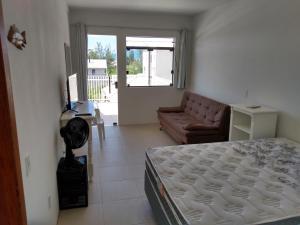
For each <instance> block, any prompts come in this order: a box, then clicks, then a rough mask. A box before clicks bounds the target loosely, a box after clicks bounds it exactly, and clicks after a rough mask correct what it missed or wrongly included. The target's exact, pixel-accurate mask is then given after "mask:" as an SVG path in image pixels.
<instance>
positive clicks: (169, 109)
mask: <svg viewBox="0 0 300 225" xmlns="http://www.w3.org/2000/svg"><path fill="white" fill-rule="evenodd" d="M183 111H184V110H183V109H182V108H181V107H180V106H178V107H159V108H158V112H164V113H180V112H183Z"/></svg>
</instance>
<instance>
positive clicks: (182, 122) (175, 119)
mask: <svg viewBox="0 0 300 225" xmlns="http://www.w3.org/2000/svg"><path fill="white" fill-rule="evenodd" d="M159 117H160V119H161V121H162V122H165V123H167V124H168V125H169V126H170V127H172V128H173V129H175V130H177V131H178V132H180V133H182V134H184V135H187V136H189V135H194V134H197V135H201V134H205V135H211V134H218V133H219V132H220V131H219V130H218V129H214V128H215V127H214V126H210V125H206V124H204V123H202V122H201V121H200V120H196V119H195V118H194V117H192V116H190V115H189V114H187V113H184V112H180V113H164V112H159ZM192 124H197V125H198V126H200V124H202V128H201V129H186V128H187V127H192ZM204 127H209V128H208V129H204Z"/></svg>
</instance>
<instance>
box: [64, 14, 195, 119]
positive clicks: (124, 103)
mask: <svg viewBox="0 0 300 225" xmlns="http://www.w3.org/2000/svg"><path fill="white" fill-rule="evenodd" d="M77 22H81V23H84V24H86V25H88V30H89V32H90V33H92V34H115V35H118V40H117V42H118V50H119V52H118V71H119V123H120V124H121V125H124V124H142V123H155V122H157V118H156V110H157V109H158V107H159V106H176V105H178V104H179V102H180V99H181V96H182V91H181V90H178V89H176V88H171V87H144V88H143V87H130V88H128V87H126V80H125V76H126V67H125V59H126V57H125V48H124V46H125V37H126V35H146V36H147V35H149V36H150V35H151V34H152V35H157V36H168V37H170V36H169V35H177V34H178V30H180V29H181V28H188V29H191V28H192V18H191V17H188V16H180V15H174V14H169V15H168V14H151V13H136V12H114V11H111V12H110V11H101V10H91V9H72V10H71V11H70V23H71V24H72V23H77ZM71 38H72V37H71Z"/></svg>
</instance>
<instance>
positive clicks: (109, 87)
mask: <svg viewBox="0 0 300 225" xmlns="http://www.w3.org/2000/svg"><path fill="white" fill-rule="evenodd" d="M117 80H118V79H117V75H112V76H108V75H88V80H87V81H88V83H87V86H88V99H89V101H94V102H109V101H110V95H111V94H112V92H113V89H114V88H115V82H116V81H117Z"/></svg>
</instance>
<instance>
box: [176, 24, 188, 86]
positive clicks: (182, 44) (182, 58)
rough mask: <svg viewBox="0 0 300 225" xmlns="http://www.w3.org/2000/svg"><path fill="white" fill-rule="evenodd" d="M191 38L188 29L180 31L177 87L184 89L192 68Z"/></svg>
mask: <svg viewBox="0 0 300 225" xmlns="http://www.w3.org/2000/svg"><path fill="white" fill-rule="evenodd" d="M189 52H190V38H189V32H188V31H187V30H186V29H183V30H181V31H180V39H179V52H178V54H177V57H176V58H177V60H176V64H177V82H176V83H177V84H176V86H177V88H179V89H183V88H185V87H186V79H187V76H188V73H189V71H190V70H189V68H190V58H189Z"/></svg>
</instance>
